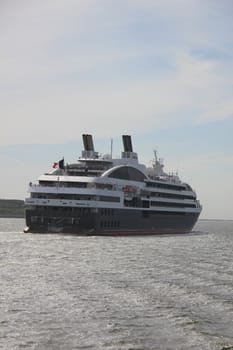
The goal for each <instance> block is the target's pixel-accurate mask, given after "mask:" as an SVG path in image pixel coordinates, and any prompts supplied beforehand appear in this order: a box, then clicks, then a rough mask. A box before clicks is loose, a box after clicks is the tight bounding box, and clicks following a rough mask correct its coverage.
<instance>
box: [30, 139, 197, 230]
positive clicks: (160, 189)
mask: <svg viewBox="0 0 233 350" xmlns="http://www.w3.org/2000/svg"><path fill="white" fill-rule="evenodd" d="M82 137H83V145H84V149H83V151H82V155H81V157H80V158H79V159H78V161H77V162H75V163H72V164H66V165H65V164H64V161H60V162H59V163H58V168H56V169H54V170H53V171H51V172H50V173H46V174H44V175H42V176H40V177H39V179H38V181H37V183H34V184H33V183H30V184H29V189H28V191H29V194H30V197H29V198H26V200H25V206H26V225H27V226H26V229H25V230H26V231H29V232H43V233H53V232H62V233H74V234H80V235H81V234H83V235H117V234H118V235H120V234H121V235H123V234H128V235H129V234H133V235H136V234H141V235H145V234H161V233H187V232H190V231H191V230H192V228H193V226H194V225H195V223H196V221H197V219H198V216H199V214H200V212H201V205H200V203H199V201H198V200H197V198H196V193H195V192H194V191H193V190H192V188H191V187H190V186H189V185H188V184H186V183H183V182H181V180H180V179H179V177H178V175H177V174H167V173H165V172H164V170H163V163H162V161H161V159H158V157H157V154H156V152H155V158H154V162H153V166H152V167H146V166H145V165H144V164H140V163H139V162H138V156H137V153H135V152H134V151H133V147H132V141H131V136H129V135H123V136H122V139H123V147H124V150H123V152H122V155H121V158H120V159H113V158H112V156H111V155H104V156H101V155H100V154H99V153H98V152H96V151H95V149H94V144H93V138H92V135H88V134H83V136H82Z"/></svg>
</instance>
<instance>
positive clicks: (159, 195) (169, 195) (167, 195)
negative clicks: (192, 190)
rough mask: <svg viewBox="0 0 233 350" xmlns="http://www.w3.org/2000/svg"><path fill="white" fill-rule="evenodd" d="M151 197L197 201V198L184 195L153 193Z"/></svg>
mask: <svg viewBox="0 0 233 350" xmlns="http://www.w3.org/2000/svg"><path fill="white" fill-rule="evenodd" d="M150 195H151V197H162V198H172V199H196V197H195V196H189V195H187V196H186V195H183V194H180V195H179V194H172V193H159V192H151V193H150Z"/></svg>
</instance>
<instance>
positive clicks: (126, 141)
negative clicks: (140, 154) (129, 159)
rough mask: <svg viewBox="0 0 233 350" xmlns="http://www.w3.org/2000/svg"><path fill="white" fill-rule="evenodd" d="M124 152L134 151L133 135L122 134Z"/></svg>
mask: <svg viewBox="0 0 233 350" xmlns="http://www.w3.org/2000/svg"><path fill="white" fill-rule="evenodd" d="M122 140H123V145H124V152H133V147H132V142H131V136H130V135H122Z"/></svg>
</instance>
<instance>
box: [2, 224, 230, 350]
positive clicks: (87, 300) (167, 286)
mask: <svg viewBox="0 0 233 350" xmlns="http://www.w3.org/2000/svg"><path fill="white" fill-rule="evenodd" d="M23 225H24V222H23V220H12V219H11V220H9V219H8V220H0V253H1V254H0V271H1V299H0V348H1V349H36V350H40V349H68V350H69V349H97V350H98V349H109V350H142V349H143V350H152V349H153V350H168V349H169V350H173V349H174V350H183V349H185V350H189V349H192V350H230V349H233V332H232V329H233V274H232V269H233V259H232V257H233V256H232V251H233V222H224V221H222V222H212V221H200V222H199V223H198V225H197V226H196V228H195V231H194V232H193V233H192V234H189V235H187V234H185V235H165V236H162V235H160V236H156V237H141V236H140V237H74V236H65V235H59V234H58V235H57V234H51V235H31V234H24V233H22V229H23Z"/></svg>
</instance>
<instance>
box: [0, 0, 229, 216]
mask: <svg viewBox="0 0 233 350" xmlns="http://www.w3.org/2000/svg"><path fill="white" fill-rule="evenodd" d="M232 18H233V1H232V0H221V1H219V0H200V1H199V0H40V1H35V0H34V1H32V0H20V1H19V0H1V1H0V92H1V93H0V115H1V128H0V162H1V178H0V179H1V181H0V198H20V199H24V198H25V197H26V196H28V194H27V184H28V182H29V181H34V180H36V178H37V177H38V176H39V175H40V174H41V173H44V172H47V171H48V170H50V169H51V164H52V163H53V162H54V161H56V160H59V159H60V158H61V157H63V156H64V157H65V162H68V163H69V162H74V161H75V160H76V159H77V158H78V157H79V155H80V153H81V150H82V148H83V147H82V142H81V135H82V133H91V134H93V136H94V142H95V149H96V150H97V151H99V152H101V153H107V152H109V149H110V140H111V138H113V142H114V143H113V152H114V155H115V156H118V155H120V152H121V150H122V146H121V135H122V134H131V135H132V139H133V147H134V150H135V151H136V152H138V154H139V159H140V161H141V162H145V163H146V164H148V165H149V164H150V161H151V160H152V158H153V149H155V148H156V149H157V150H158V153H159V156H160V157H162V158H164V162H165V170H166V171H168V172H169V171H177V170H178V172H179V176H180V177H181V179H182V180H184V181H186V182H189V183H190V184H191V186H193V187H194V189H195V190H196V191H197V194H198V197H199V199H200V201H201V203H202V204H203V213H202V215H201V217H202V218H223V219H233V211H232V198H233V137H232V135H233V34H232V33H233V20H232Z"/></svg>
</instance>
